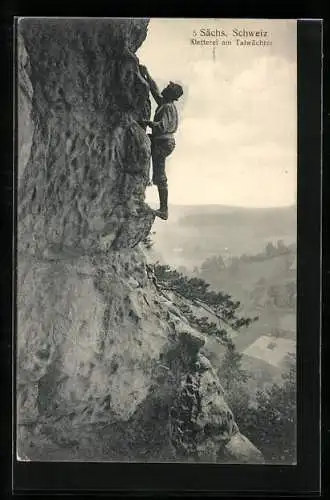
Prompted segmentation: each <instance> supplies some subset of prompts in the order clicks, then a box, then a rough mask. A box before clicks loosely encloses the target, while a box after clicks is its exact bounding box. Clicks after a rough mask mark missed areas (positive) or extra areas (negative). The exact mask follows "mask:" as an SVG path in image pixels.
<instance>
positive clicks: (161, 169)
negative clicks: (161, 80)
mask: <svg viewBox="0 0 330 500" xmlns="http://www.w3.org/2000/svg"><path fill="white" fill-rule="evenodd" d="M140 71H141V74H142V76H143V77H144V78H145V79H146V80H147V82H148V83H149V86H150V92H151V95H152V96H153V98H154V99H155V101H156V103H157V109H156V112H155V116H154V120H153V121H145V122H144V123H145V124H146V125H148V126H149V127H150V128H151V130H152V134H150V139H151V157H152V170H153V178H152V180H153V183H154V184H155V185H156V186H157V188H158V193H159V202H160V207H159V210H157V211H156V215H157V216H158V217H160V218H161V219H163V220H167V219H168V205H167V201H168V187H167V177H166V172H165V160H166V158H167V156H169V155H170V154H171V153H172V152H173V150H174V148H175V139H174V134H175V132H176V131H177V128H178V112H177V109H176V107H175V104H174V101H177V100H178V99H179V98H180V97H181V96H182V95H183V89H182V87H181V85H179V84H177V83H173V82H170V83H169V84H168V85H167V87H165V88H164V89H163V90H162V92H160V90H159V88H158V87H157V84H156V83H155V82H154V80H153V79H152V78H151V76H150V74H149V72H148V70H147V68H146V67H145V66H142V65H141V66H140Z"/></svg>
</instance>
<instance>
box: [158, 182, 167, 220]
mask: <svg viewBox="0 0 330 500" xmlns="http://www.w3.org/2000/svg"><path fill="white" fill-rule="evenodd" d="M158 193H159V202H160V207H159V210H156V215H157V217H160V218H161V219H163V220H167V219H168V206H167V199H168V190H167V187H164V186H158Z"/></svg>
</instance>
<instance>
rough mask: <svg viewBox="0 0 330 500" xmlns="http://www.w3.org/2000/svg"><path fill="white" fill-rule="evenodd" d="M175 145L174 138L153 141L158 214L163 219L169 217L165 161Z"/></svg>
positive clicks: (154, 181)
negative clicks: (158, 204) (158, 203)
mask: <svg viewBox="0 0 330 500" xmlns="http://www.w3.org/2000/svg"><path fill="white" fill-rule="evenodd" d="M174 147H175V141H174V139H172V140H154V141H153V142H152V167H153V183H154V184H155V185H156V186H157V188H158V194H159V202H160V207H159V210H157V211H156V215H157V216H158V217H160V218H161V219H163V220H167V219H168V187H167V177H166V171H165V162H166V158H167V156H169V155H170V154H171V153H172V151H173V150H174Z"/></svg>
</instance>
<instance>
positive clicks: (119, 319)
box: [17, 19, 262, 462]
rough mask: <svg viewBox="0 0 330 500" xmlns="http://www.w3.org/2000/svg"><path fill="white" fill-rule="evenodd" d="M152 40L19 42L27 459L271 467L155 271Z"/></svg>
mask: <svg viewBox="0 0 330 500" xmlns="http://www.w3.org/2000/svg"><path fill="white" fill-rule="evenodd" d="M147 27H148V21H147V20H143V19H137V20H135V19H130V20H127V19H126V20H88V21H85V20H73V19H70V20H45V19H43V20H40V19H39V20H38V19H23V20H22V21H20V23H19V26H18V57H19V80H18V94H19V95H18V102H19V148H20V151H19V193H18V199H19V201H18V271H17V275H18V276H17V278H18V284H17V285H18V288H17V306H18V321H17V328H18V340H17V349H18V352H17V396H18V404H17V417H18V456H19V457H20V458H21V459H32V460H62V459H64V460H70V459H71V460H82V459H93V460H121V461H125V460H151V461H152V460H198V461H220V460H222V461H226V460H230V461H232V460H233V459H234V460H235V458H237V459H238V461H239V460H240V457H242V460H243V461H246V457H248V461H253V462H260V461H262V457H261V454H260V453H259V452H258V450H256V449H255V448H254V447H253V445H251V443H248V442H247V440H244V438H242V437H241V436H240V433H239V429H238V427H237V425H236V423H235V420H234V416H233V415H232V412H231V411H230V409H229V408H228V406H227V404H226V402H225V395H224V393H223V390H222V388H221V385H220V382H219V380H218V378H217V376H216V374H215V372H214V370H213V369H212V366H211V364H210V363H209V361H208V360H207V359H206V358H205V357H204V356H203V355H202V354H201V348H202V347H203V345H204V344H205V338H204V337H203V336H202V335H201V334H200V333H199V332H197V331H195V330H194V329H192V328H191V326H190V325H189V324H188V323H187V320H186V319H185V318H184V317H183V316H182V314H181V313H180V311H179V309H178V308H177V307H176V306H175V304H173V303H172V301H169V300H166V299H164V297H160V295H159V292H158V290H157V287H156V285H155V281H154V277H153V276H152V274H150V268H149V267H148V266H147V265H146V256H145V254H144V250H143V245H142V244H141V242H142V241H143V240H144V239H145V237H146V236H147V235H148V234H149V232H150V229H151V226H152V224H153V221H154V214H153V212H152V210H151V209H150V208H149V207H148V206H147V205H146V204H145V188H146V183H147V179H148V168H149V161H150V142H149V139H148V136H147V135H146V133H145V129H144V128H143V127H142V126H141V124H140V123H139V122H140V120H141V119H147V118H149V116H148V115H149V113H150V103H149V97H148V92H149V89H148V84H147V83H146V82H145V81H144V80H143V78H142V77H141V75H140V72H139V61H138V59H137V57H136V56H135V51H136V50H137V48H138V47H139V46H140V45H141V43H142V42H143V40H144V39H145V37H146V35H147ZM247 443H248V444H247ZM236 449H237V450H238V451H237V453H236V451H235V450H236Z"/></svg>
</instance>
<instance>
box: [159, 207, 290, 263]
mask: <svg viewBox="0 0 330 500" xmlns="http://www.w3.org/2000/svg"><path fill="white" fill-rule="evenodd" d="M169 212H170V216H169V219H168V221H166V222H164V221H159V220H157V221H156V223H155V225H154V228H153V230H154V231H155V233H156V234H155V235H154V236H153V238H154V241H155V245H154V251H155V252H157V254H158V255H160V256H161V257H162V259H163V261H164V262H166V263H168V264H170V265H173V266H175V267H178V266H185V267H187V268H191V269H192V268H193V267H194V266H199V265H200V264H201V263H202V262H203V261H204V260H205V259H206V258H207V257H210V256H212V255H219V254H220V255H222V256H224V257H230V256H238V255H242V254H243V253H250V254H253V253H257V252H259V251H260V250H261V249H262V248H263V247H264V246H265V244H266V243H267V242H268V241H277V240H283V241H284V242H285V243H292V242H294V241H295V240H296V207H295V206H291V207H284V208H282V207H280V208H242V207H230V206H225V205H205V206H204V205H203V206H196V205H195V206H185V205H181V206H178V205H171V206H170V209H169Z"/></svg>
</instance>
